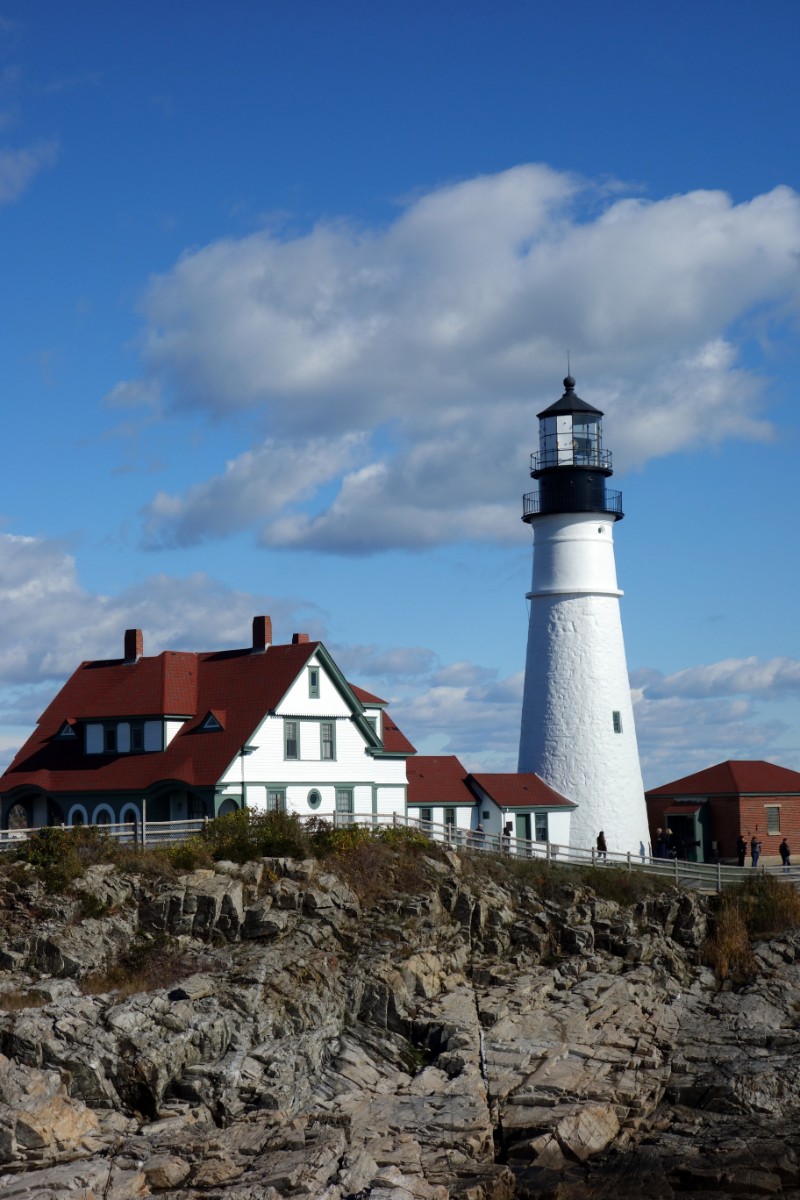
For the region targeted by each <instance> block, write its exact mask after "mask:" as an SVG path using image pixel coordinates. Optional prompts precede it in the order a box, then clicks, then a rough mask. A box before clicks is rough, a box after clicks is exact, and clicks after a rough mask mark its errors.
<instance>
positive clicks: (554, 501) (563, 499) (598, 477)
mask: <svg viewBox="0 0 800 1200" xmlns="http://www.w3.org/2000/svg"><path fill="white" fill-rule="evenodd" d="M537 415H538V418H539V452H538V454H532V455H531V476H532V478H533V479H537V480H538V481H539V491H538V492H530V493H529V494H528V495H527V496H525V497H524V510H523V515H522V519H523V521H532V520H534V519H535V518H536V517H539V516H544V515H545V514H547V513H570V512H575V513H580V512H596V513H607V514H608V515H609V516H611V517H613V519H614V520H615V521H619V520H621V519H622V517H623V515H624V514H623V512H622V493H621V492H611V491H607V490H606V479H607V478H608V476H609V475H612V474H613V471H612V468H611V451H610V450H604V449H603V433H602V417H603V414H602V413H601V412H600V410H599V409H598V408H594V406H593V405H591V404H587V403H586V401H585V400H581V398H580V396H578V395H576V394H575V380H574V379H573V378H572V376H571V375H568V376H567V377H566V379H565V380H564V395H563V396H562V397H561V399H560V400H556V402H555V404H551V405H550V407H549V408H546V409H545V410H544V412H540V413H538V414H537Z"/></svg>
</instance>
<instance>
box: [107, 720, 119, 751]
mask: <svg viewBox="0 0 800 1200" xmlns="http://www.w3.org/2000/svg"><path fill="white" fill-rule="evenodd" d="M104 739H105V741H104V744H105V751H106V754H114V753H116V749H117V727H116V725H107V726H106V730H105V734H104Z"/></svg>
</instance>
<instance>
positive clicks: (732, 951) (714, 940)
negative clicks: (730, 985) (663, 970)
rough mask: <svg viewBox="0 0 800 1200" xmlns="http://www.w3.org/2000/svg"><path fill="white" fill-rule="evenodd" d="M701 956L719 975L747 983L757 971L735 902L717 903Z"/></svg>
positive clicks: (747, 936) (748, 939) (743, 920)
mask: <svg viewBox="0 0 800 1200" xmlns="http://www.w3.org/2000/svg"><path fill="white" fill-rule="evenodd" d="M700 957H701V959H702V961H703V962H704V963H705V964H706V966H708V967H712V968H713V970H714V973H715V974H716V976H717V978H718V979H721V980H726V979H730V980H732V981H733V982H734V983H747V982H748V980H750V979H753V978H754V977H755V975H756V973H757V969H758V968H757V964H756V958H755V955H754V953H753V946H752V943H751V941H750V934H749V933H748V930H747V924H746V922H745V919H744V914H743V913H742V911H741V909H740V908H738V907H737V906H736V905H735V904H725V903H723V904H722V905H721V906H720V909H719V912H718V913H717V919H716V921H715V923H714V930H713V933H711V934H710V935H709V936H708V937H707V938H706V940H705V942H704V943H703V945H702V946H701V948H700Z"/></svg>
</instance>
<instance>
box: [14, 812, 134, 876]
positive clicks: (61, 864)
mask: <svg viewBox="0 0 800 1200" xmlns="http://www.w3.org/2000/svg"><path fill="white" fill-rule="evenodd" d="M116 854H117V845H116V843H115V842H114V840H113V839H112V838H110V837H108V835H107V834H105V833H103V832H102V830H101V829H99V828H97V826H82V825H80V826H74V827H72V828H65V827H64V826H47V827H45V828H42V829H39V830H37V832H36V833H35V834H34V835H33V837H31V838H29V839H28V840H27V841H26V842H22V843H21V844H20V846H19V848H18V849H17V850H16V851H15V858H16V860H17V861H18V862H20V861H22V862H28V863H30V864H31V865H32V866H34V867H35V868H36V870H37V873H38V874H39V877H40V879H41V880H42V882H43V883H44V886H45V889H46V890H47V891H48V892H61V891H64V890H65V889H66V888H67V887H69V885H70V884H71V883H72V882H73V880H75V879H79V878H80V877H81V876H82V875H83V874H84V873H85V871H86V868H87V867H90V866H93V865H94V864H95V863H103V862H113V861H114V860H115V858H116Z"/></svg>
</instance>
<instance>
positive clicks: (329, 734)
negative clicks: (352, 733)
mask: <svg viewBox="0 0 800 1200" xmlns="http://www.w3.org/2000/svg"><path fill="white" fill-rule="evenodd" d="M319 732H320V758H325V759H331V760H332V759H334V758H336V742H335V729H334V724H333V721H322V722H321V724H320V727H319Z"/></svg>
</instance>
